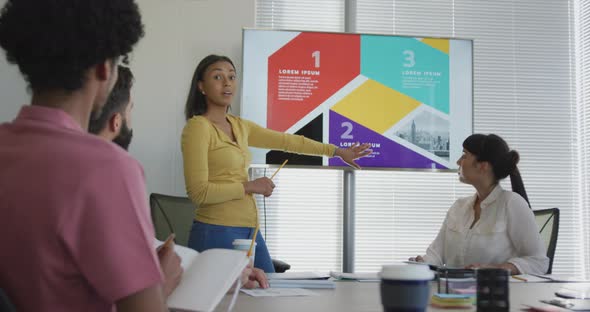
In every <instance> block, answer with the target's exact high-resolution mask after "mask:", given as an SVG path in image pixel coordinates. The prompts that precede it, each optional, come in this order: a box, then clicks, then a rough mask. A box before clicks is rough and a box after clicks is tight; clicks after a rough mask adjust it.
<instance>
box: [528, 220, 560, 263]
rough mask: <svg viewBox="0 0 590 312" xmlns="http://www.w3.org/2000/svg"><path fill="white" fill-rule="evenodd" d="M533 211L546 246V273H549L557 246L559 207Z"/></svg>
mask: <svg viewBox="0 0 590 312" xmlns="http://www.w3.org/2000/svg"><path fill="white" fill-rule="evenodd" d="M533 213H534V214H535V221H537V225H538V226H539V234H540V235H541V240H542V241H543V243H544V244H545V248H547V257H548V258H549V269H548V270H547V274H551V270H552V268H553V257H554V256H555V247H556V246H557V234H558V232H559V209H558V208H549V209H541V210H534V211H533Z"/></svg>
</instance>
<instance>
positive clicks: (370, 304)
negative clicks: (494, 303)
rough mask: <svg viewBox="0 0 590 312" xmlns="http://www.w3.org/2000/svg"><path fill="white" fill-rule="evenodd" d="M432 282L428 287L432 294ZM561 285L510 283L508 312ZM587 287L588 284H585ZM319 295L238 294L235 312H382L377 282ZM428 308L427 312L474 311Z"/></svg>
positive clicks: (345, 283)
mask: <svg viewBox="0 0 590 312" xmlns="http://www.w3.org/2000/svg"><path fill="white" fill-rule="evenodd" d="M435 285H436V283H434V282H433V283H432V284H431V286H432V287H431V290H432V292H434V291H435ZM563 285H564V284H563V283H510V286H509V287H510V311H520V310H521V309H522V308H523V306H522V304H539V300H540V299H551V298H554V297H555V295H554V293H555V291H556V290H557V289H559V288H561V287H562V286H563ZM589 286H590V285H589ZM311 290H312V291H314V292H317V293H319V294H320V296H313V297H311V296H310V297H274V298H273V297H250V296H248V295H246V294H244V293H240V295H239V297H238V300H237V302H236V306H235V307H234V311H236V312H242V311H243V312H265V311H281V312H290V311H294V312H295V311H297V312H301V311H303V312H313V311H325V312H330V311H334V312H335V311H355V312H356V311H363V312H382V311H383V308H382V306H381V299H380V295H379V283H378V282H355V281H343V282H336V289H311ZM230 300H231V297H230V295H226V296H225V298H224V299H223V300H222V302H221V303H220V304H219V306H218V307H217V309H216V310H215V311H220V312H221V311H227V306H228V304H229V302H230ZM475 310H476V309H475V307H473V308H472V309H471V310H466V309H462V310H449V309H436V308H433V307H430V306H429V308H428V311H463V312H465V311H475Z"/></svg>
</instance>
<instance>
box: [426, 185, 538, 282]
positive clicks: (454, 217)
mask: <svg viewBox="0 0 590 312" xmlns="http://www.w3.org/2000/svg"><path fill="white" fill-rule="evenodd" d="M476 196H477V195H473V196H470V197H465V198H460V199H458V200H457V201H456V202H455V203H454V204H453V206H452V207H451V209H449V211H448V212H447V216H446V218H445V221H444V223H443V225H442V227H441V229H440V231H439V232H438V235H437V236H436V239H435V240H434V241H433V242H432V244H430V246H429V247H428V249H427V250H426V255H425V256H424V261H425V262H427V263H430V264H436V265H446V266H448V267H464V266H467V265H470V264H475V263H479V264H502V263H506V262H509V263H512V264H513V265H514V266H516V267H517V268H518V270H519V271H520V272H521V273H533V274H545V273H546V272H547V269H548V268H549V258H547V256H546V250H545V247H544V245H543V243H542V242H541V236H540V235H539V229H538V227H537V223H536V222H535V217H534V215H533V212H532V210H531V209H530V208H529V206H528V204H527V203H526V201H525V200H524V198H522V197H521V196H520V195H518V194H517V193H514V192H510V191H505V190H504V189H502V187H501V186H500V185H497V186H496V187H495V188H494V190H493V191H492V192H491V193H490V195H488V197H486V199H485V200H484V201H482V202H481V204H480V206H481V214H480V217H479V220H478V221H477V223H475V225H474V226H473V228H471V229H470V228H469V227H470V226H471V224H472V223H473V220H474V217H475V212H474V209H473V205H474V203H475V199H476Z"/></svg>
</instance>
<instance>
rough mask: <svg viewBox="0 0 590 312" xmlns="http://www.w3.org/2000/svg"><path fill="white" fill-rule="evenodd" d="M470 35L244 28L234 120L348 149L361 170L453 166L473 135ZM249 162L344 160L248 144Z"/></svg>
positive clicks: (327, 162)
mask: <svg viewBox="0 0 590 312" xmlns="http://www.w3.org/2000/svg"><path fill="white" fill-rule="evenodd" d="M472 59H473V58H472V42H471V41H470V40H458V39H441V38H414V37H399V36H384V35H361V34H338V33H319V32H288V31H269V30H244V57H243V64H244V65H243V84H242V86H243V89H242V106H241V107H242V116H243V117H244V118H246V119H249V120H252V121H254V122H256V123H258V124H260V125H262V126H265V127H267V128H270V129H274V130H277V131H282V132H287V133H292V134H301V135H304V136H306V137H309V138H311V139H314V140H318V141H322V142H325V143H330V144H334V145H336V146H337V147H340V148H346V147H349V146H351V145H352V144H354V143H356V142H360V143H369V144H371V148H372V150H373V153H372V154H371V155H370V156H369V157H365V158H361V159H359V160H358V164H359V165H360V166H362V167H380V168H413V169H424V168H428V169H454V168H456V164H455V161H456V159H457V158H458V157H459V156H460V155H461V151H462V147H461V142H462V141H463V140H464V139H465V137H467V136H468V135H469V134H471V133H472V128H473V126H472V124H473V121H472V111H473V108H472V107H473V100H472V99H473V94H472V92H473V91H472V90H473V87H472V85H473V82H472V77H473V74H472ZM252 153H253V161H252V163H262V164H263V163H272V164H280V163H282V162H283V160H284V159H285V158H289V160H290V162H289V164H300V165H328V166H344V165H345V164H344V163H343V162H342V161H341V160H340V159H338V158H330V159H328V158H325V157H324V158H321V157H311V156H300V155H292V154H287V153H283V152H280V151H268V150H258V149H253V150H252Z"/></svg>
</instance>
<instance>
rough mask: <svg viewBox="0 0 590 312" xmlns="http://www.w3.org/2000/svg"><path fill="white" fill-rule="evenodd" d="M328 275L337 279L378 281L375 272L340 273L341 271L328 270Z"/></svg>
mask: <svg viewBox="0 0 590 312" xmlns="http://www.w3.org/2000/svg"><path fill="white" fill-rule="evenodd" d="M330 276H332V277H333V278H335V279H337V280H353V281H359V282H369V281H370V282H377V281H379V275H378V273H377V272H367V273H342V272H333V271H332V272H330Z"/></svg>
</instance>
